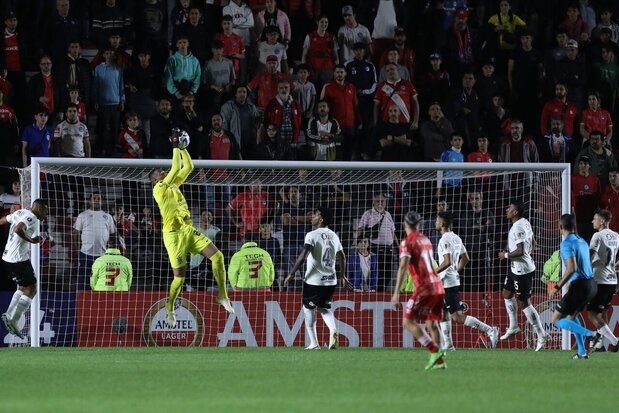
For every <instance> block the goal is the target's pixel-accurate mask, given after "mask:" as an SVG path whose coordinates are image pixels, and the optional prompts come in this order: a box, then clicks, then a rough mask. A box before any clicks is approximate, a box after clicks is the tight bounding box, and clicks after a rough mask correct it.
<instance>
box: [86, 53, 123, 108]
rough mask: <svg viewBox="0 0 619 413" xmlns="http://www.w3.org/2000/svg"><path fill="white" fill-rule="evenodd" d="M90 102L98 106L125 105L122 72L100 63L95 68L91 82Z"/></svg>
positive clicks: (114, 67)
mask: <svg viewBox="0 0 619 413" xmlns="http://www.w3.org/2000/svg"><path fill="white" fill-rule="evenodd" d="M92 101H93V103H95V104H99V105H119V104H121V103H125V83H124V81H123V72H122V70H120V68H119V67H118V66H116V65H113V64H112V65H108V64H106V63H101V64H100V65H99V66H97V67H96V68H95V73H94V77H93V82H92Z"/></svg>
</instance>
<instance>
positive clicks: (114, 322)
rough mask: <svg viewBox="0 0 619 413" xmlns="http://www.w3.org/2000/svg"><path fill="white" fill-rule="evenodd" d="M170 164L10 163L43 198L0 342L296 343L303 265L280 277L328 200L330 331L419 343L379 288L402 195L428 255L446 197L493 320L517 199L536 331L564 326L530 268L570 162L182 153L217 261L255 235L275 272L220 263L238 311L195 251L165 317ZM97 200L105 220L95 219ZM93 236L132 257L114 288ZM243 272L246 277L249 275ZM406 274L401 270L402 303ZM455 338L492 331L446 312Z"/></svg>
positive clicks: (468, 274) (199, 220) (397, 228)
mask: <svg viewBox="0 0 619 413" xmlns="http://www.w3.org/2000/svg"><path fill="white" fill-rule="evenodd" d="M169 166H170V161H164V160H137V161H136V160H132V161H125V160H121V159H118V160H102V159H99V160H97V159H92V160H70V159H58V158H54V159H38V160H35V162H33V165H32V166H31V168H29V169H28V170H22V171H21V180H22V188H23V193H24V197H25V198H26V199H24V200H23V204H24V205H30V202H31V200H33V199H35V198H38V197H41V198H44V199H47V200H48V201H49V205H50V211H49V216H48V219H47V220H46V222H44V223H42V226H41V232H43V233H45V234H46V236H47V238H48V241H47V242H46V243H45V244H44V245H43V246H42V247H33V250H32V252H33V254H32V256H33V264H34V267H35V273H36V274H37V278H38V282H39V290H38V291H39V294H38V295H37V300H35V302H34V303H33V308H32V310H31V313H30V314H29V315H28V316H26V317H24V319H22V320H20V322H19V324H20V325H21V326H25V328H29V329H28V331H29V333H30V334H29V337H28V338H27V339H26V340H20V339H18V338H16V337H14V336H12V335H6V337H5V343H6V342H7V340H9V342H8V344H9V345H33V346H39V345H41V346H221V347H227V346H302V345H306V343H307V342H308V339H307V338H306V337H305V329H304V325H303V313H302V309H301V294H302V288H303V282H302V271H303V269H302V270H301V271H299V272H298V273H297V274H296V277H295V278H294V280H293V282H291V283H290V284H289V285H288V286H286V287H284V286H283V283H282V281H283V279H284V278H285V276H286V274H287V273H288V271H289V270H290V268H292V266H293V264H294V262H295V259H296V257H297V256H298V254H299V252H300V251H301V250H302V248H303V240H304V236H305V234H306V233H307V232H308V231H310V230H311V223H310V217H311V212H312V211H313V208H314V207H316V206H318V205H323V206H326V207H328V208H330V209H331V210H332V211H333V215H334V223H333V225H332V226H331V228H332V229H333V230H334V231H335V232H336V233H337V234H338V235H339V237H340V239H341V241H342V244H343V246H344V249H345V252H346V256H347V261H348V264H347V268H346V273H347V275H348V278H349V279H350V281H351V282H352V283H353V285H354V291H347V290H344V289H341V288H338V289H337V291H336V293H335V295H334V301H333V309H334V311H335V316H336V319H337V326H338V330H339V332H340V341H341V345H342V346H353V347H354V346H364V347H413V346H417V345H418V344H417V343H415V342H414V340H413V338H412V336H410V335H409V334H408V333H405V332H403V331H402V327H401V318H402V314H401V311H402V310H401V309H400V310H397V309H396V308H394V307H393V306H392V305H391V304H390V298H391V294H392V290H393V286H394V283H395V278H396V272H397V268H398V261H399V258H398V245H399V242H400V241H401V240H402V239H403V237H404V236H405V234H404V231H403V227H402V217H403V215H404V214H405V213H406V212H408V211H409V210H415V211H417V212H419V213H421V214H422V216H423V218H424V221H423V223H422V226H421V230H422V232H424V233H425V234H426V235H427V236H428V237H429V238H430V240H431V241H432V243H433V245H434V246H435V252H434V254H435V256H436V255H437V253H436V245H437V242H438V240H439V238H440V233H439V232H438V231H437V230H436V227H435V222H436V214H437V212H438V211H441V210H447V211H450V212H452V213H453V216H454V217H455V223H454V232H456V233H457V234H458V235H460V237H461V238H462V240H463V242H464V245H465V246H466V249H467V250H468V253H469V256H470V258H471V262H470V263H469V264H468V265H467V267H466V268H465V269H464V271H463V273H462V274H461V277H460V280H461V297H462V301H463V302H464V312H465V313H466V314H468V315H473V316H475V317H477V318H478V319H480V320H481V321H483V322H485V323H487V324H489V325H491V326H497V327H498V328H499V329H500V330H501V332H503V331H504V330H505V329H506V327H507V323H508V319H507V314H506V311H505V308H504V302H503V298H502V295H501V289H502V283H503V280H504V278H505V276H506V274H507V271H508V268H507V263H506V261H499V260H498V258H497V256H498V252H499V251H500V250H503V249H505V248H506V246H507V233H508V230H509V225H510V223H509V222H508V221H507V219H506V218H505V209H506V208H507V206H508V205H509V203H510V201H511V200H519V201H521V202H523V203H524V205H525V216H526V217H527V218H528V219H529V220H530V222H531V225H532V227H533V230H534V233H535V238H536V246H535V250H534V254H533V256H534V259H535V262H536V266H537V270H536V272H535V277H534V283H533V297H532V301H533V304H534V305H535V306H536V307H537V308H538V311H539V313H540V316H541V317H542V320H543V322H544V325H545V327H546V329H547V330H548V331H549V332H550V333H551V334H552V340H551V342H550V344H549V347H552V348H561V345H562V341H564V340H565V339H562V334H561V332H559V331H558V330H557V329H556V328H555V327H553V326H552V325H551V323H550V313H551V310H552V303H549V302H547V301H546V298H545V297H546V293H547V289H548V286H547V284H545V283H544V282H543V281H542V273H543V267H544V262H545V261H546V260H548V259H549V258H550V256H551V255H552V253H553V252H554V251H556V250H558V248H559V244H560V241H561V238H560V233H559V228H558V220H559V218H560V215H561V213H562V212H565V211H569V197H568V196H567V194H568V193H569V179H566V178H567V177H568V176H569V175H568V173H569V169H568V168H569V166H568V165H552V164H536V165H515V164H449V165H447V164H433V163H424V164H402V163H398V164H382V163H333V162H331V163H320V162H307V163H297V162H279V163H277V164H275V163H263V162H243V161H240V162H227V163H223V162H215V161H195V170H194V171H193V172H192V174H191V175H190V176H189V178H188V179H187V180H186V182H185V183H184V184H183V185H182V186H181V190H182V192H183V194H184V196H185V198H186V200H187V203H188V205H189V206H190V210H191V216H192V220H193V223H194V226H195V228H196V229H198V230H199V231H201V232H203V233H205V234H207V235H208V236H209V238H211V239H212V240H213V241H214V243H215V244H216V245H217V247H218V248H219V249H220V250H222V252H223V253H224V256H225V259H226V267H227V268H228V265H229V264H230V260H231V258H232V256H233V255H234V254H235V253H236V252H238V251H239V250H241V249H242V248H244V246H245V248H248V247H249V245H247V244H246V243H247V242H254V243H255V244H256V245H257V246H258V247H260V248H262V249H263V250H265V251H267V252H268V253H269V255H270V256H271V258H272V262H273V263H274V280H273V281H272V282H271V281H270V280H269V279H268V277H266V281H265V278H264V277H262V276H261V277H258V275H257V274H258V272H259V270H260V266H262V265H263V264H262V263H260V262H257V263H256V264H255V267H254V268H250V273H249V278H250V280H247V279H243V275H242V274H239V275H238V276H235V277H234V279H233V277H229V278H230V280H232V282H233V284H232V285H231V284H230V282H229V283H228V289H229V296H230V299H231V301H232V304H233V306H234V309H235V314H227V313H226V312H225V311H224V309H223V308H222V307H221V306H220V305H219V304H217V301H216V297H217V285H216V283H215V282H214V280H213V276H212V272H211V268H210V262H209V260H208V259H204V258H203V257H201V256H193V257H191V258H190V259H189V261H188V262H189V264H188V270H187V274H186V279H185V285H184V287H183V292H182V293H181V295H180V298H179V299H178V300H177V301H176V302H175V307H176V309H177V310H176V314H177V319H178V322H177V325H176V326H175V327H174V328H169V327H168V326H166V324H165V323H164V320H165V304H166V300H167V295H168V288H169V285H170V282H171V280H172V271H171V267H170V261H169V258H168V255H167V252H166V250H165V248H164V246H163V243H162V235H161V218H160V216H159V212H158V209H157V206H156V203H155V202H154V200H153V196H152V185H151V183H150V181H149V176H148V175H149V172H150V171H151V170H152V169H153V168H154V167H162V168H168V167H169ZM532 166H534V167H535V169H534V168H532ZM106 214H109V215H110V216H111V220H112V222H113V225H107V224H106V222H109V221H106V220H109V217H107V218H106ZM105 246H108V247H117V248H118V249H120V251H121V253H122V254H123V255H124V256H125V257H127V258H128V259H129V260H130V262H131V263H132V266H133V277H132V280H130V288H128V290H127V291H102V290H106V289H113V288H117V289H121V290H122V289H123V288H122V287H118V286H120V285H121V284H122V283H119V282H117V281H118V280H116V278H117V277H118V273H115V272H114V271H113V270H111V271H108V273H106V274H104V275H103V276H102V278H103V279H101V277H99V278H98V279H97V281H96V282H95V284H94V285H92V286H91V274H92V271H91V266H92V262H93V260H94V259H95V258H96V256H98V255H100V254H102V253H103V250H104V247H105ZM435 258H437V257H435ZM245 277H247V276H245ZM127 281H128V280H127ZM251 282H254V284H252V285H255V286H256V287H257V288H255V289H254V288H246V286H247V285H248V284H247V283H250V284H251ZM115 286H117V287H115ZM413 289H414V286H413V285H412V283H410V282H408V283H405V285H404V286H403V291H402V292H401V295H400V297H401V301H402V302H403V303H405V302H406V301H407V300H408V297H409V296H410V294H411V292H412V290H413ZM518 317H519V324H520V326H521V327H522V329H523V333H522V334H520V335H517V336H515V337H513V338H511V339H509V340H507V341H506V342H502V343H500V344H499V347H502V348H527V347H531V346H533V345H534V338H533V335H532V332H530V331H529V330H530V329H529V328H527V327H526V326H527V322H526V319H525V318H524V315H523V314H521V313H520V314H519V315H518ZM28 326H29V327H28ZM318 334H319V338H320V342H321V343H324V342H326V341H328V332H327V330H326V328H325V327H324V326H323V325H321V322H319V323H318ZM453 339H454V344H455V346H456V347H459V348H464V347H469V348H474V347H482V348H483V347H486V346H487V345H488V344H489V343H488V339H487V337H486V335H485V334H483V333H480V332H479V331H478V330H473V329H471V328H468V327H464V326H461V325H456V324H455V323H454V325H453Z"/></svg>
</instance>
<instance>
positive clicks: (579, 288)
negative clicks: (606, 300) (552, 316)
mask: <svg viewBox="0 0 619 413" xmlns="http://www.w3.org/2000/svg"><path fill="white" fill-rule="evenodd" d="M597 287H598V285H597V284H596V282H595V280H594V279H592V278H591V279H588V280H586V279H583V278H581V279H579V280H576V281H574V282H572V283H571V284H570V288H569V289H568V290H567V293H566V294H565V295H564V296H563V298H561V301H559V303H558V304H557V306H556V307H555V310H557V311H558V312H560V313H561V314H563V315H576V314H578V313H579V312H581V311H582V310H584V309H585V307H586V306H587V304H589V302H590V301H591V300H592V299H593V297H595V294H596V293H597Z"/></svg>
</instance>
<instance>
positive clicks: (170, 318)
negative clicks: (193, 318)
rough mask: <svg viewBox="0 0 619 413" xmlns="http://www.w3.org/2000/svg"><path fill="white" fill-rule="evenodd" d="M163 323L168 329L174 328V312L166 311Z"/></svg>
mask: <svg viewBox="0 0 619 413" xmlns="http://www.w3.org/2000/svg"><path fill="white" fill-rule="evenodd" d="M165 323H166V325H167V326H168V327H169V328H175V327H176V314H174V311H167V312H166V315H165Z"/></svg>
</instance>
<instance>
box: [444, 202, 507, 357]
mask: <svg viewBox="0 0 619 413" xmlns="http://www.w3.org/2000/svg"><path fill="white" fill-rule="evenodd" d="M452 225H453V215H452V213H451V212H439V213H438V215H437V216H436V230H437V231H440V233H441V239H440V240H439V242H438V260H439V266H438V268H437V269H436V272H437V273H438V275H439V277H441V280H442V281H443V288H445V311H444V318H443V321H441V323H440V325H441V335H442V337H443V350H446V351H454V350H455V348H454V345H453V340H452V338H451V320H452V319H453V320H455V321H456V322H457V323H459V324H464V325H465V326H467V327H471V328H474V329H476V330H480V331H483V332H484V333H486V334H487V335H488V338H489V339H490V347H491V348H494V347H496V343H497V341H498V339H499V329H498V328H496V327H490V326H489V325H488V324H486V323H484V322H482V321H480V320H478V319H477V318H475V317H472V316H470V315H464V313H463V312H462V310H463V309H464V306H463V304H462V300H460V274H458V272H459V271H461V270H462V269H463V268H464V266H465V265H466V264H467V263H468V262H469V255H468V253H467V251H466V248H465V246H464V244H463V243H462V239H461V238H460V237H459V236H458V235H457V234H456V233H454V232H453V231H452V230H451V227H452Z"/></svg>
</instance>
